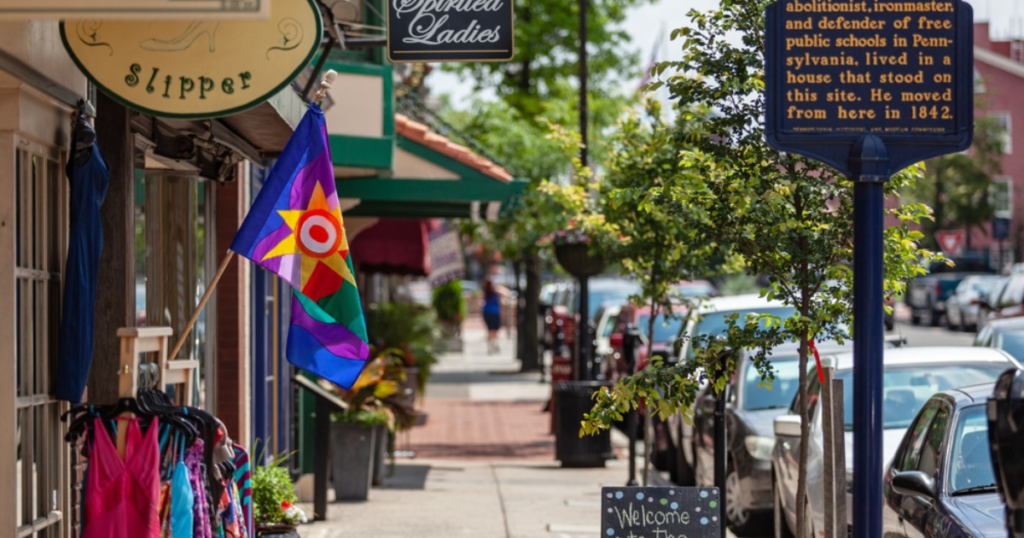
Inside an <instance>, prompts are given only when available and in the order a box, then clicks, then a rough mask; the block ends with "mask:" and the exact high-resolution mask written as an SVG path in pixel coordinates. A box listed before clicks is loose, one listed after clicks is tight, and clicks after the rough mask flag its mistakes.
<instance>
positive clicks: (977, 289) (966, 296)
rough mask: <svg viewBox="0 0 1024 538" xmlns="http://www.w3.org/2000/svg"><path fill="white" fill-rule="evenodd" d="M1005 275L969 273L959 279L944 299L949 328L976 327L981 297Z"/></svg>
mask: <svg viewBox="0 0 1024 538" xmlns="http://www.w3.org/2000/svg"><path fill="white" fill-rule="evenodd" d="M1005 278H1006V277H1002V276H999V275H970V276H968V277H966V278H964V279H963V280H961V281H960V284H959V285H957V287H956V291H954V292H953V295H951V296H950V297H949V299H947V300H946V323H947V324H948V325H949V329H950V330H954V331H969V330H976V329H977V328H978V326H979V325H978V313H979V311H980V309H981V299H982V298H983V297H988V295H989V294H990V293H992V289H993V288H994V287H995V285H996V284H998V283H999V282H1000V281H1001V280H1004V279H1005Z"/></svg>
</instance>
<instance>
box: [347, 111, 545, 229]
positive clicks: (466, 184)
mask: <svg viewBox="0 0 1024 538" xmlns="http://www.w3.org/2000/svg"><path fill="white" fill-rule="evenodd" d="M403 120H404V124H405V125H406V126H409V125H413V126H415V127H417V128H419V131H412V130H409V129H408V128H406V129H402V128H401V127H400V128H399V130H398V131H399V132H398V134H399V136H398V140H397V143H396V146H397V149H396V150H397V151H398V152H399V153H401V152H404V154H405V155H404V158H405V161H404V164H400V163H398V161H399V160H401V158H402V157H403V156H402V155H396V166H395V168H394V170H393V172H394V175H393V177H383V176H378V177H372V178H342V177H338V178H337V179H336V182H337V186H338V196H339V197H341V198H346V199H356V200H359V205H357V206H355V207H353V208H351V209H347V210H346V211H345V215H346V216H354V217H355V216H359V217H382V218H479V219H481V220H493V219H494V218H496V217H497V215H498V213H499V212H500V210H501V207H502V206H503V205H505V204H507V203H509V202H510V201H511V200H512V199H513V198H514V197H515V196H517V195H519V194H520V193H522V192H523V190H525V188H526V185H528V184H529V181H527V180H522V179H516V178H512V179H511V180H508V179H507V177H508V176H507V172H504V170H503V169H500V168H498V167H497V166H496V165H495V164H494V163H492V162H491V161H488V160H486V159H482V158H480V157H478V156H476V155H473V154H471V153H469V152H468V150H466V149H465V148H462V147H461V146H456V145H454V144H451V143H450V141H448V140H447V139H445V138H443V137H441V136H440V135H437V134H435V133H432V132H431V133H429V134H428V135H426V136H424V131H423V128H424V127H425V126H423V125H422V124H416V123H415V122H411V121H410V120H408V119H407V118H403ZM406 134H408V135H409V136H406ZM416 139H418V140H416ZM495 170H500V173H499V172H496V171H495ZM417 172H420V173H417Z"/></svg>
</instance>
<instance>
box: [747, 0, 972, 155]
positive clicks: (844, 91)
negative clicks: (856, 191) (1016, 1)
mask: <svg viewBox="0 0 1024 538" xmlns="http://www.w3.org/2000/svg"><path fill="white" fill-rule="evenodd" d="M765 32H766V36H765V37H766V42H767V52H766V57H765V96H766V99H767V109H766V117H765V126H766V135H767V137H768V142H769V143H770V144H771V145H772V146H773V147H775V148H776V149H779V150H782V151H792V152H794V153H800V154H803V155H807V156H809V157H812V158H815V159H818V160H821V161H823V162H826V163H828V164H830V165H832V166H835V167H837V168H839V169H840V170H842V171H844V172H845V171H846V166H847V161H848V156H849V150H850V148H851V147H852V146H853V144H854V143H855V142H856V141H857V140H858V139H860V138H861V137H863V136H865V135H869V134H870V135H876V136H878V137H879V138H880V139H881V140H882V142H883V143H884V144H885V147H886V148H887V150H888V152H889V159H890V169H891V170H893V171H896V170H899V169H901V168H903V167H905V166H906V165H908V164H911V163H912V162H915V161H918V160H921V159H924V158H927V157H930V156H934V155H941V154H944V153H949V152H953V151H961V150H963V149H966V148H967V147H968V146H969V145H970V141H971V136H972V132H973V122H974V103H973V95H974V92H973V73H974V64H973V55H972V47H973V42H974V38H973V15H972V11H971V7H970V5H968V4H965V3H964V2H962V1H961V0H927V1H910V0H906V1H904V0H779V1H777V2H775V3H774V4H772V5H770V6H769V7H768V9H767V10H766V27H765Z"/></svg>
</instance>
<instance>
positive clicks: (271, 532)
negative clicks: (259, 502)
mask: <svg viewBox="0 0 1024 538" xmlns="http://www.w3.org/2000/svg"><path fill="white" fill-rule="evenodd" d="M256 536H257V537H259V538H264V537H265V538H299V533H298V531H296V530H295V525H256Z"/></svg>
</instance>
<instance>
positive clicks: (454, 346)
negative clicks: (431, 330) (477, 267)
mask: <svg viewBox="0 0 1024 538" xmlns="http://www.w3.org/2000/svg"><path fill="white" fill-rule="evenodd" d="M433 305H434V313H435V314H436V315H437V320H438V321H439V322H440V323H441V332H442V342H443V344H444V346H443V347H444V350H445V351H462V320H463V319H465V318H466V300H465V299H464V298H463V297H462V282H460V281H459V280H451V281H448V282H447V283H445V284H442V285H440V286H438V287H436V288H434V292H433Z"/></svg>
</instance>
